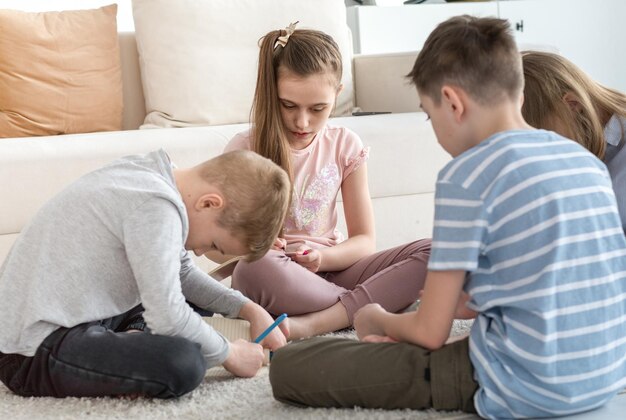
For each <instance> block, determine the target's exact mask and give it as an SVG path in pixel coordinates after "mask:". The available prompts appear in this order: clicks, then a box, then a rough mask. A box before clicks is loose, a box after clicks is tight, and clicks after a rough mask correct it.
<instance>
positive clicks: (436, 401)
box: [270, 337, 478, 412]
mask: <svg viewBox="0 0 626 420" xmlns="http://www.w3.org/2000/svg"><path fill="white" fill-rule="evenodd" d="M270 382H271V384H272V390H273V393H274V398H276V399H277V400H278V401H281V402H284V403H288V404H293V405H298V406H309V407H355V406H358V407H364V408H384V409H404V408H409V409H426V408H435V409H437V410H463V411H465V412H476V410H475V409H474V402H473V396H474V393H475V392H476V390H477V388H478V384H477V383H476V382H475V381H474V379H473V368H472V364H471V362H470V360H469V347H468V339H467V338H466V339H464V340H461V341H457V342H455V343H452V344H449V345H446V346H444V347H442V348H441V349H439V350H436V351H429V350H426V349H424V348H422V347H419V346H416V345H412V344H407V343H363V342H359V341H355V340H350V339H342V338H331V337H318V338H312V339H308V340H301V341H297V342H294V343H292V344H289V345H287V346H285V347H283V348H281V349H279V350H278V351H276V352H275V353H274V356H273V358H272V363H271V364H270Z"/></svg>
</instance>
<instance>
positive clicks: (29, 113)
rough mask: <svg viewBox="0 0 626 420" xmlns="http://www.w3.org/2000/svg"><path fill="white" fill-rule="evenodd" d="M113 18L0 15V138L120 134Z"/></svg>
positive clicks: (99, 12) (111, 12) (109, 14)
mask: <svg viewBox="0 0 626 420" xmlns="http://www.w3.org/2000/svg"><path fill="white" fill-rule="evenodd" d="M116 12H117V5H115V4H113V5H110V6H106V7H102V8H100V9H93V10H75V11H63V12H43V13H29V12H21V11H17V10H0V28H1V29H0V30H1V34H2V35H1V36H0V92H1V93H0V137H23V136H41V135H52V134H67V133H84V132H94V131H106V130H120V129H121V126H122V79H121V67H120V52H119V46H118V39H117V23H116Z"/></svg>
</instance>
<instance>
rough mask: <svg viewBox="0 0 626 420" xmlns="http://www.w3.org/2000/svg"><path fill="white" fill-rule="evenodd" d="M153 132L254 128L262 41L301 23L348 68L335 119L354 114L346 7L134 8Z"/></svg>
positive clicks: (295, 3)
mask: <svg viewBox="0 0 626 420" xmlns="http://www.w3.org/2000/svg"><path fill="white" fill-rule="evenodd" d="M133 17H134V21H135V35H136V40H137V49H138V50H139V64H140V67H141V76H142V81H143V88H144V96H145V99H146V111H147V116H146V119H145V124H144V126H143V127H144V128H145V127H185V126H193V125H218V124H234V123H243V122H248V121H249V119H250V107H251V105H252V98H253V96H254V88H255V84H256V74H257V61H258V55H259V46H258V41H259V39H260V38H261V37H262V36H263V35H265V34H266V33H267V32H269V31H271V30H274V29H282V28H285V27H286V26H287V25H288V24H290V23H291V22H295V21H298V20H299V21H300V23H299V24H298V27H299V28H310V29H317V30H321V31H324V32H326V33H328V34H330V35H331V36H332V37H333V38H334V39H335V41H336V42H337V44H338V45H339V48H340V49H341V53H342V55H343V61H344V66H343V68H344V71H343V80H342V82H343V84H344V90H343V92H342V94H341V95H340V97H339V99H338V102H337V108H336V112H335V115H345V114H348V113H350V112H351V110H352V107H353V104H354V100H353V96H354V88H353V82H352V65H351V63H352V43H351V37H350V30H349V28H348V25H347V23H346V7H345V3H344V0H314V1H313V0H211V1H197V0H133Z"/></svg>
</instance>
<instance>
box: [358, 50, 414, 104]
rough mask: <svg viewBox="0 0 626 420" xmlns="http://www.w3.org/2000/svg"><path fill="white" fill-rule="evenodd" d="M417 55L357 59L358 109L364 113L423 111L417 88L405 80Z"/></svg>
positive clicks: (406, 54)
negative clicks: (420, 106) (420, 107)
mask: <svg viewBox="0 0 626 420" xmlns="http://www.w3.org/2000/svg"><path fill="white" fill-rule="evenodd" d="M416 58H417V51H411V52H403V53H391V54H372V55H355V56H354V57H353V66H354V90H355V93H356V106H357V107H359V108H361V110H362V111H365V112H385V111H387V112H415V111H420V109H419V103H418V99H417V95H416V92H415V87H414V86H412V85H411V84H410V83H409V81H408V80H407V79H406V77H405V76H406V75H407V74H408V73H409V72H410V71H411V69H412V68H413V63H415V59H416Z"/></svg>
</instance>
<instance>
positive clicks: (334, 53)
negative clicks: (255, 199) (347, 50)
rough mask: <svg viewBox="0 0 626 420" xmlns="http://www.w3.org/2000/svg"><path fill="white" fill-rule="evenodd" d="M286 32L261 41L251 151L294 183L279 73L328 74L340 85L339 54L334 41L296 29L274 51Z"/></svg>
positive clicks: (273, 32)
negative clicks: (264, 158) (285, 41)
mask: <svg viewBox="0 0 626 420" xmlns="http://www.w3.org/2000/svg"><path fill="white" fill-rule="evenodd" d="M285 34H286V32H285V30H276V31H271V32H269V33H267V34H266V35H265V36H264V37H263V38H262V39H261V41H260V47H261V49H260V51H259V71H258V74H257V83H256V90H255V92H254V101H253V105H252V111H251V114H252V118H251V119H252V138H253V142H252V150H254V151H255V152H257V153H258V154H260V155H261V156H264V157H266V158H268V159H271V160H272V161H273V162H274V163H276V164H277V165H278V166H280V167H281V168H283V169H284V170H285V171H286V172H287V174H289V178H290V179H292V180H293V171H292V168H291V156H290V152H289V150H290V149H289V142H288V140H287V134H286V133H285V129H284V124H283V121H282V118H281V113H280V101H279V98H278V78H279V76H280V74H279V73H282V72H283V71H289V72H291V73H293V74H296V75H298V76H302V77H306V76H310V75H314V74H328V75H329V76H332V77H333V78H334V79H336V83H337V86H339V84H340V83H341V74H342V71H343V68H342V63H341V53H340V52H339V47H338V46H337V43H336V42H335V41H334V40H333V38H332V37H331V36H329V35H327V34H325V33H324V32H321V31H315V30H310V29H296V30H295V31H294V32H293V33H292V34H291V36H290V37H289V40H288V42H287V44H286V45H285V46H284V47H283V46H281V45H278V46H277V47H275V43H276V40H277V39H278V37H279V36H284V35H285Z"/></svg>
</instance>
